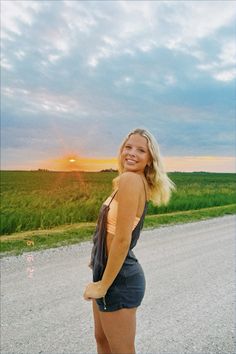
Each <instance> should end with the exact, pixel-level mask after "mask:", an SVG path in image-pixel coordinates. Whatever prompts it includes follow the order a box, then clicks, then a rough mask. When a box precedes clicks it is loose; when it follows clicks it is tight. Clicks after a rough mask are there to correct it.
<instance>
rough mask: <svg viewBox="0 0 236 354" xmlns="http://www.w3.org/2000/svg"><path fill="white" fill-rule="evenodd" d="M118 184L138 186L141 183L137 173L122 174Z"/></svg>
mask: <svg viewBox="0 0 236 354" xmlns="http://www.w3.org/2000/svg"><path fill="white" fill-rule="evenodd" d="M119 182H120V183H127V182H133V183H136V184H140V183H142V177H141V175H140V174H139V173H136V172H123V173H122V174H121V175H120V176H119Z"/></svg>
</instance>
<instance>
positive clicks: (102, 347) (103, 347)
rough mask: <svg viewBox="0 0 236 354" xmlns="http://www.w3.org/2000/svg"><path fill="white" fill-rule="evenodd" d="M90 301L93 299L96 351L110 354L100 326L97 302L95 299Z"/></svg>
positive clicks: (99, 353) (101, 353)
mask: <svg viewBox="0 0 236 354" xmlns="http://www.w3.org/2000/svg"><path fill="white" fill-rule="evenodd" d="M92 301H93V318H94V333H95V339H96V343H97V352H98V354H111V349H110V347H109V343H108V341H107V338H106V336H105V333H104V331H103V328H102V324H101V320H100V312H99V310H98V306H97V303H96V301H95V300H92Z"/></svg>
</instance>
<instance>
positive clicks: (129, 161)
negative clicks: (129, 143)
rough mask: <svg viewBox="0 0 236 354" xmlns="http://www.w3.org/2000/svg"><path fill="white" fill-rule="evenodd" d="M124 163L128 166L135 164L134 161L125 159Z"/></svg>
mask: <svg viewBox="0 0 236 354" xmlns="http://www.w3.org/2000/svg"><path fill="white" fill-rule="evenodd" d="M125 161H126V162H127V163H128V164H130V165H134V164H136V161H134V160H130V159H125Z"/></svg>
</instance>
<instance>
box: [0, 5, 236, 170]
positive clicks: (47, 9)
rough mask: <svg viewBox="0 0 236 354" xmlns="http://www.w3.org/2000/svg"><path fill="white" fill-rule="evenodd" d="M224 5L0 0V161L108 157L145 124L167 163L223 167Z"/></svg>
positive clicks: (228, 53) (230, 117)
mask: <svg viewBox="0 0 236 354" xmlns="http://www.w3.org/2000/svg"><path fill="white" fill-rule="evenodd" d="M235 5H236V2H235V1H55V0H54V1H10V0H7V1H1V8H2V21H1V22H2V23H1V27H2V28H1V33H2V42H1V44H2V55H1V74H2V85H1V86H2V87H1V98H2V107H1V113H2V122H1V125H2V143H1V144H2V168H3V169H31V168H32V169H33V168H39V167H44V166H45V163H46V162H47V167H48V166H49V167H50V163H51V168H52V169H53V161H55V160H56V159H57V161H58V159H60V158H61V159H63V158H64V156H77V157H85V158H88V159H89V158H97V159H106V158H112V157H115V156H116V154H117V150H118V147H119V145H120V142H121V140H122V139H123V137H124V136H125V135H126V134H127V133H128V132H129V131H130V130H131V129H133V128H135V127H146V128H147V129H149V130H150V131H151V132H152V133H153V134H154V135H155V137H156V138H157V140H158V142H159V144H160V149H161V152H162V154H163V155H164V157H165V158H166V161H167V160H168V168H169V170H171V169H175V170H176V169H179V170H190V165H189V167H188V166H187V167H186V166H185V167H183V165H181V161H186V158H187V159H190V158H192V160H191V168H192V170H197V169H200V170H201V169H204V170H207V168H208V170H211V169H213V170H217V168H218V170H219V171H223V170H225V171H227V170H228V171H233V169H234V168H235V162H234V159H233V156H234V154H235V151H234V150H235V113H236V111H235V78H236V66H235V58H236V41H235V20H236V10H235V9H236V6H235ZM201 158H202V159H203V160H202V161H206V158H207V159H208V165H206V164H203V165H202V166H201V164H200V165H199V166H198V164H196V166H194V165H192V164H194V161H197V159H198V162H199V163H200V160H201ZM171 159H174V160H175V161H178V166H177V167H176V165H173V161H174V160H171ZM211 159H212V160H211ZM216 159H218V167H216V165H215V164H213V165H214V167H213V165H211V162H212V161H213V160H214V161H215V162H216ZM50 161H51V162H50ZM189 161H190V160H189ZM48 164H49V165H48ZM174 166H175V167H174ZM181 166H182V167H181ZM207 166H208V167H207ZM194 167H195V168H194Z"/></svg>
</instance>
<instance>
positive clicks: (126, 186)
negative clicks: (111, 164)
mask: <svg viewBox="0 0 236 354" xmlns="http://www.w3.org/2000/svg"><path fill="white" fill-rule="evenodd" d="M142 189H143V182H142V179H141V178H140V176H139V175H138V174H136V173H134V172H125V173H123V174H122V175H121V176H120V180H119V190H118V193H117V198H118V211H117V224H116V233H115V236H114V238H113V240H112V243H111V246H110V250H109V255H108V260H107V265H106V268H105V271H104V274H103V277H102V280H100V281H98V282H95V283H90V284H88V285H87V287H86V290H85V293H84V298H85V299H86V300H89V299H91V298H100V297H103V296H105V294H106V292H107V290H108V288H109V287H110V286H111V284H112V283H113V281H114V279H115V277H116V276H117V274H118V273H119V271H120V269H121V267H122V265H123V263H124V260H125V258H126V256H127V253H128V250H129V246H130V242H131V236H132V230H133V225H134V220H135V216H136V213H137V210H138V206H139V199H140V196H141V191H142Z"/></svg>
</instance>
